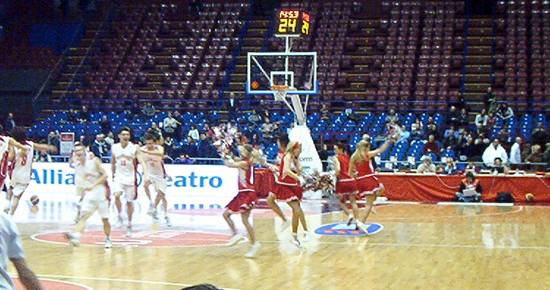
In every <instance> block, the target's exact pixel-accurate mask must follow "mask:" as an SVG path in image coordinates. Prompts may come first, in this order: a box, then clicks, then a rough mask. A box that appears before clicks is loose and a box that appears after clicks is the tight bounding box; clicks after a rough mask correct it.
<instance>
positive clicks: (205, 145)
mask: <svg viewBox="0 0 550 290" xmlns="http://www.w3.org/2000/svg"><path fill="white" fill-rule="evenodd" d="M212 147H213V146H212V139H211V137H208V136H207V135H206V133H201V134H200V143H199V149H198V153H199V157H202V158H211V157H212V156H213V153H214V152H212ZM214 150H215V149H214Z"/></svg>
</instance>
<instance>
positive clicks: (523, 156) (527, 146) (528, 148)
mask: <svg viewBox="0 0 550 290" xmlns="http://www.w3.org/2000/svg"><path fill="white" fill-rule="evenodd" d="M530 154H531V143H529V142H526V143H525V145H523V147H522V149H521V160H525V159H527V156H529V155H530Z"/></svg>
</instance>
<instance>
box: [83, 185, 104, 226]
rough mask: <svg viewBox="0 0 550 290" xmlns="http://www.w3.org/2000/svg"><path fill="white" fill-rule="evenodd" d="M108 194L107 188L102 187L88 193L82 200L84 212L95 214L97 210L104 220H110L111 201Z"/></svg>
mask: <svg viewBox="0 0 550 290" xmlns="http://www.w3.org/2000/svg"><path fill="white" fill-rule="evenodd" d="M106 194H107V190H106V188H105V186H101V185H100V186H97V187H96V188H94V189H93V190H91V191H87V192H86V193H85V195H84V198H83V199H82V209H81V210H82V212H93V211H95V210H96V209H97V210H98V212H99V215H100V216H101V218H102V219H106V218H109V201H108V200H107V197H106Z"/></svg>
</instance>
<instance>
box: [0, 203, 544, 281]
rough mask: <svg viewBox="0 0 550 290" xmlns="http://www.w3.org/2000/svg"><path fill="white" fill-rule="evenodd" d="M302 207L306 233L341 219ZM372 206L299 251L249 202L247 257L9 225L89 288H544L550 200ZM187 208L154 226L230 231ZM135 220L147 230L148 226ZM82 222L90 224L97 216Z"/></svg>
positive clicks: (220, 249)
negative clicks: (56, 237) (255, 245)
mask: <svg viewBox="0 0 550 290" xmlns="http://www.w3.org/2000/svg"><path fill="white" fill-rule="evenodd" d="M307 206H308V207H310V208H312V209H313V210H311V211H312V212H320V213H316V214H310V215H308V217H307V219H308V223H309V226H310V231H311V232H313V231H314V230H315V229H316V228H318V227H319V226H321V225H323V224H328V223H333V222H341V221H343V219H344V216H343V215H342V213H341V212H339V211H330V206H327V205H326V204H324V205H322V204H319V203H317V204H315V203H310V204H308V205H307ZM377 209H378V214H376V215H371V218H370V222H375V223H380V224H382V225H383V226H384V227H385V228H384V230H383V231H382V232H380V233H377V234H375V235H372V236H370V237H353V236H321V235H316V234H312V238H311V240H310V241H309V242H307V243H305V248H304V249H298V248H296V247H295V246H293V245H292V244H290V242H289V238H290V233H289V232H288V230H287V232H285V233H283V234H276V231H275V229H276V228H278V227H279V226H280V220H278V219H274V218H272V217H271V214H269V211H267V210H258V211H257V212H256V214H255V216H254V226H255V228H256V230H257V236H258V238H259V240H260V241H261V243H262V248H261V249H260V252H259V254H258V257H257V258H256V259H246V258H244V257H243V255H244V254H245V253H246V251H247V250H248V247H249V245H248V244H238V245H236V246H234V247H230V248H228V247H224V246H187V247H180V246H174V247H172V246H169V247H141V246H126V247H114V248H113V249H111V250H105V249H103V247H101V246H81V247H79V248H74V249H73V248H72V247H71V246H69V245H66V244H54V243H47V242H43V241H37V240H34V239H31V238H30V236H31V235H34V234H37V233H42V232H51V231H66V230H68V229H69V228H70V223H69V222H68V221H67V222H66V223H59V222H33V223H29V222H25V221H21V222H19V223H18V224H19V228H20V231H21V232H22V235H23V243H24V247H25V249H26V252H27V256H28V261H29V263H30V265H31V267H32V268H33V270H34V271H35V272H36V273H37V274H38V276H39V277H40V278H44V279H52V280H58V281H69V282H74V283H78V284H81V285H86V286H88V287H90V288H92V289H96V290H102V289H143V290H146V289H181V288H183V287H185V286H189V285H194V284H199V283H211V284H214V285H216V286H217V287H220V288H223V289H247V290H252V289H491V290H492V289H550V223H549V218H550V207H547V206H513V207H497V206H491V205H476V206H466V205H436V204H407V203H397V204H388V205H379V206H378V207H377ZM195 213H196V212H195ZM195 213H193V214H189V215H186V214H185V213H183V214H182V213H180V214H178V215H176V214H173V215H172V216H174V218H173V222H174V227H172V228H170V229H166V228H165V227H164V226H163V225H160V226H158V228H155V230H158V229H162V230H167V231H206V232H212V231H217V232H218V233H221V234H229V231H228V230H227V226H226V225H225V224H224V221H223V219H222V218H221V217H220V216H219V215H218V213H216V214H215V215H212V212H210V213H207V214H195ZM67 219H68V220H70V218H69V217H68V218H67ZM234 220H235V222H236V223H240V218H238V217H236V216H234ZM144 221H145V219H144ZM212 221H214V224H216V225H219V227H213V226H211V224H212ZM135 227H136V231H138V232H139V230H150V229H151V224H150V223H147V222H141V223H140V224H138V225H136V226H135ZM91 228H92V229H95V230H98V229H99V227H98V224H95V225H92V226H91ZM198 243H199V244H201V241H200V240H199V241H198ZM10 273H14V270H13V268H10Z"/></svg>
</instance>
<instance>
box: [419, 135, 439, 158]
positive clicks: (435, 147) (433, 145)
mask: <svg viewBox="0 0 550 290" xmlns="http://www.w3.org/2000/svg"><path fill="white" fill-rule="evenodd" d="M428 153H434V154H435V155H437V156H439V155H438V154H439V144H437V142H436V141H435V136H434V135H430V136H429V137H428V142H426V144H424V149H422V155H426V154H428Z"/></svg>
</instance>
